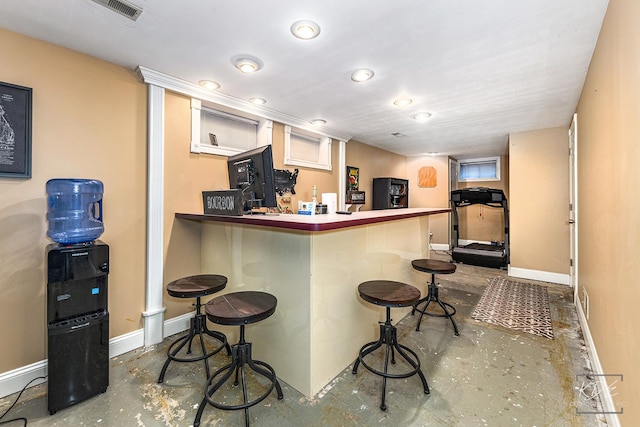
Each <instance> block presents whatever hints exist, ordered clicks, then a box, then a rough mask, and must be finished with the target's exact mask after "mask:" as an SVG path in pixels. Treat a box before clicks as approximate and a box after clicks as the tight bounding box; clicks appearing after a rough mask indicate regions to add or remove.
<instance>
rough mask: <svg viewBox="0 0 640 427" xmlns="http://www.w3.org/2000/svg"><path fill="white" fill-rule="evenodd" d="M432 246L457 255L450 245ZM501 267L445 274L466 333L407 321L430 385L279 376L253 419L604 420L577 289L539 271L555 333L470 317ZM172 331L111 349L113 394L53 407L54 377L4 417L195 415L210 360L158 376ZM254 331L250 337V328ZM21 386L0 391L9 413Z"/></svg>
mask: <svg viewBox="0 0 640 427" xmlns="http://www.w3.org/2000/svg"><path fill="white" fill-rule="evenodd" d="M434 257H436V258H440V259H446V258H447V257H446V254H443V253H440V254H435V256H434ZM425 276H426V275H425ZM496 276H503V277H504V276H506V272H504V271H502V270H496V269H488V268H481V267H473V266H466V265H458V269H457V271H456V273H454V274H451V275H448V276H440V277H439V278H438V283H439V284H440V285H441V288H440V298H441V299H442V300H444V301H446V302H449V303H451V304H453V305H454V306H455V307H456V309H457V310H458V313H457V314H456V316H455V319H456V321H457V324H458V327H459V329H460V336H459V337H456V336H454V334H453V329H452V326H451V324H450V322H449V321H448V320H446V319H442V318H436V317H425V319H423V323H422V326H421V330H420V331H419V332H416V331H415V321H416V319H415V318H414V317H412V316H411V315H408V316H407V317H405V318H404V319H402V320H401V321H400V323H399V324H398V339H399V341H400V343H401V344H403V345H406V346H407V347H409V348H411V349H413V350H414V351H415V352H416V353H417V354H418V355H419V357H420V359H421V361H422V368H423V372H424V374H425V376H426V379H427V381H428V383H429V387H430V389H431V394H430V395H425V394H424V391H423V389H422V385H421V383H420V380H419V378H418V377H417V376H413V377H410V378H406V379H390V380H389V381H388V384H387V395H386V404H387V410H386V412H384V411H382V410H381V409H380V408H379V406H380V387H381V379H380V378H379V377H377V376H375V375H373V374H371V373H370V372H369V371H367V370H366V369H363V368H362V367H360V368H359V370H358V373H357V375H353V374H352V373H351V366H345V369H344V370H343V371H342V372H341V373H340V375H338V376H337V377H336V378H335V379H334V380H333V381H332V382H331V383H330V384H329V385H328V386H327V387H325V389H324V390H322V391H321V392H320V393H319V394H318V395H317V396H315V397H314V398H313V399H311V400H309V399H307V398H305V397H304V396H303V395H301V394H300V393H299V392H297V391H296V390H295V389H293V388H292V387H290V386H289V385H287V384H285V383H284V382H281V385H282V388H283V391H284V399H283V400H281V401H279V400H277V398H276V396H275V392H273V393H272V394H271V395H270V396H268V397H267V398H266V399H265V400H264V401H262V402H261V403H259V404H258V405H256V406H254V407H252V408H251V409H250V417H251V420H252V425H256V426H278V427H282V426H377V425H379V426H469V427H476V426H571V427H578V426H586V427H592V426H593V427H595V426H604V425H606V422H605V420H604V417H603V416H602V415H598V414H593V413H587V414H585V413H584V412H597V411H598V410H599V408H600V402H599V400H598V397H597V396H595V397H592V393H590V391H589V387H590V386H591V385H592V384H591V383H590V382H589V381H588V380H587V379H586V377H585V376H583V375H584V374H589V373H590V372H591V369H590V361H589V357H588V355H587V353H586V349H585V343H584V339H583V336H582V332H581V330H580V327H579V322H578V318H577V314H576V310H575V308H574V306H573V303H572V302H571V301H572V290H571V289H570V288H568V287H566V286H559V285H553V284H548V283H540V282H537V283H539V284H543V285H546V286H548V290H549V298H550V304H551V315H552V320H553V328H554V335H555V338H554V339H553V340H550V339H547V338H543V337H538V336H534V335H530V334H526V333H520V332H516V331H512V330H509V329H505V328H502V327H498V326H493V325H490V324H487V323H482V322H478V321H475V320H473V319H471V313H472V312H473V309H474V307H475V305H476V303H477V302H478V300H479V299H480V296H481V295H482V292H483V290H484V288H485V287H486V286H487V284H488V282H489V280H490V279H491V278H493V277H496ZM425 280H426V279H425ZM528 282H531V281H528ZM392 314H393V310H392ZM173 339H175V337H169V338H167V339H166V340H165V341H164V342H163V343H162V344H160V345H157V346H154V347H151V348H146V349H139V350H135V351H132V352H130V353H127V354H124V355H121V356H119V357H115V358H113V359H112V360H111V365H110V385H109V388H108V390H107V392H106V393H105V394H103V395H99V396H96V397H93V398H91V399H89V400H87V401H85V402H82V403H79V404H77V405H75V406H73V407H70V408H67V409H63V410H60V411H58V412H57V413H56V414H54V415H49V413H48V411H47V388H46V384H42V385H39V386H35V387H32V388H30V389H28V390H27V391H26V392H25V393H24V394H23V395H22V397H21V398H20V401H19V402H18V404H17V405H16V406H15V407H14V408H13V409H12V410H11V412H10V413H9V414H8V415H7V416H5V417H4V418H3V419H2V421H5V420H8V419H14V418H17V417H25V418H27V419H28V425H30V426H114V427H116V426H118V427H120V426H191V425H192V424H193V420H194V417H195V414H196V412H197V408H198V405H199V403H200V401H201V399H202V393H203V386H204V383H205V373H204V365H203V363H202V362H198V363H189V364H185V363H183V364H178V363H172V364H171V366H170V367H169V371H168V373H167V376H166V380H165V383H164V384H157V383H156V381H157V378H158V374H159V371H160V369H161V367H162V364H163V363H164V359H165V354H166V349H167V346H168V345H169V344H170V342H171V341H172V340H173ZM247 339H248V340H250V339H251V337H250V328H248V329H247ZM363 344H364V343H363ZM355 356H356V355H354V359H355ZM227 361H228V359H227V357H226V355H225V354H218V355H216V356H214V357H213V358H212V359H211V367H212V370H215V369H217V368H218V367H221V366H223V365H224V364H226V363H228V362H227ZM267 362H268V361H267ZM258 387H259V385H256V386H254V387H253V388H252V390H258ZM258 392H259V390H258ZM225 396H226V395H225ZM16 397H17V394H15V395H12V396H7V397H5V398H4V399H0V414H1V413H2V412H4V411H5V410H6V409H7V408H9V406H10V405H11V404H12V403H13V401H14V400H15V398H16ZM229 399H230V398H229ZM202 421H203V422H202V424H201V425H211V426H239V425H243V424H244V418H243V413H242V411H222V410H218V409H215V408H213V407H211V406H207V408H206V409H205V411H204V416H203V418H202ZM15 425H18V423H16V424H15Z"/></svg>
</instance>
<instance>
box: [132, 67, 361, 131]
mask: <svg viewBox="0 0 640 427" xmlns="http://www.w3.org/2000/svg"><path fill="white" fill-rule="evenodd" d="M136 72H137V73H138V75H139V76H140V78H141V79H142V81H143V82H144V83H146V84H150V85H154V86H159V87H162V88H164V89H167V90H170V91H172V92H177V93H181V94H183V95H187V96H190V97H192V98H198V99H200V100H203V101H208V102H212V103H214V104H218V105H222V106H224V107H227V108H232V109H234V110H237V111H242V112H244V113H249V114H252V115H255V116H258V117H260V118H263V119H268V120H273V121H275V122H279V123H282V124H284V125H289V126H292V127H295V128H298V129H304V130H306V131H309V132H312V133H314V134H317V135H322V136H328V137H330V138H334V139H337V140H340V141H349V140H350V139H351V138H352V135H348V134H346V133H343V132H340V131H336V130H332V129H327V128H326V127H325V126H323V127H322V128H321V129H319V128H318V127H317V126H313V125H312V124H311V123H309V122H308V121H306V120H301V119H299V118H297V117H294V116H290V115H288V114H284V113H280V112H278V111H274V110H271V109H269V108H265V107H263V106H260V105H255V104H252V103H250V102H248V101H244V100H242V99H238V98H235V97H233V96H229V95H225V94H223V93H219V92H211V91H210V90H208V89H205V88H203V87H201V86H199V85H196V84H193V83H189V82H187V81H184V80H180V79H177V78H175V77H171V76H168V75H166V74H163V73H160V72H158V71H154V70H151V69H149V68H146V67H142V66H138V67H137V68H136Z"/></svg>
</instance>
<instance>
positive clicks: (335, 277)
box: [175, 208, 450, 398]
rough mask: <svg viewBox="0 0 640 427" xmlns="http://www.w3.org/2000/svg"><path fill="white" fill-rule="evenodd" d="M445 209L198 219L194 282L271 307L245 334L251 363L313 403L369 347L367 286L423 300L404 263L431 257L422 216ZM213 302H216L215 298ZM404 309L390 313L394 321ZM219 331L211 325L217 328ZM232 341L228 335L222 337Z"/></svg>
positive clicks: (420, 283) (378, 311) (378, 312)
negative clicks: (408, 290) (392, 284)
mask: <svg viewBox="0 0 640 427" xmlns="http://www.w3.org/2000/svg"><path fill="white" fill-rule="evenodd" d="M449 211H450V209H447V208H442V209H440V208H408V209H390V210H376V211H362V212H354V213H353V214H352V215H339V214H327V215H311V216H307V215H275V216H272V215H244V216H224V215H202V214H191V213H176V215H175V216H176V218H178V219H179V220H187V221H199V222H200V223H201V265H202V268H201V270H202V271H201V273H203V274H204V273H215V274H222V275H225V276H227V278H228V279H229V280H228V284H227V287H226V288H225V290H224V291H222V292H221V293H220V294H222V293H225V292H235V291H239V290H260V291H264V292H269V293H271V294H273V295H274V296H275V297H276V298H277V299H278V307H277V308H276V312H275V314H274V315H273V316H271V317H270V318H268V319H266V320H264V321H262V322H259V323H256V324H252V325H248V326H247V329H246V334H247V341H251V342H253V354H254V356H255V358H256V359H259V360H264V361H265V362H267V363H269V364H271V365H272V366H273V367H274V368H275V371H276V373H277V375H278V377H279V378H281V379H282V380H284V381H285V382H286V383H287V384H289V385H290V386H292V387H294V388H295V389H296V390H298V391H299V392H301V393H302V394H304V395H306V396H307V397H309V398H313V396H315V395H316V394H317V393H318V392H320V391H321V390H322V388H323V387H325V386H326V385H327V384H329V383H330V382H331V380H332V379H333V378H335V377H336V376H337V375H338V374H340V372H342V371H343V370H344V369H345V368H346V367H347V366H349V364H351V363H352V362H353V361H354V360H355V358H356V355H357V353H358V350H359V349H360V347H361V346H362V345H363V344H365V343H366V342H369V341H372V340H374V339H377V335H378V331H379V327H378V322H380V321H384V315H385V311H384V308H382V307H377V306H374V305H372V304H368V303H365V302H364V301H362V300H361V299H360V297H359V296H358V292H357V288H358V285H359V284H360V283H361V282H364V281H367V280H377V279H380V280H383V279H384V280H396V281H400V282H405V283H409V284H412V285H414V286H416V287H418V289H420V291H421V293H422V295H424V294H425V291H426V279H425V277H423V276H424V275H420V274H418V273H414V272H413V269H412V268H411V264H410V263H411V260H413V259H416V258H428V256H429V216H430V215H435V214H443V213H447V212H449ZM216 295H218V294H216ZM409 311H410V308H405V309H395V310H394V312H393V317H394V320H395V321H398V320H400V319H402V317H403V316H404V315H405V314H406V313H408V312H409ZM216 327H218V325H216ZM220 330H222V331H223V332H225V333H227V335H228V336H229V337H230V342H231V343H233V342H235V340H237V336H236V335H235V334H237V331H235V329H232V328H229V329H226V328H220Z"/></svg>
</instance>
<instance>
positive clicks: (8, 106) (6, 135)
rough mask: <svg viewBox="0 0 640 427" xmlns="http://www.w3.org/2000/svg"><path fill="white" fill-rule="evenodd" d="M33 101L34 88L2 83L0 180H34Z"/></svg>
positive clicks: (0, 98)
mask: <svg viewBox="0 0 640 427" xmlns="http://www.w3.org/2000/svg"><path fill="white" fill-rule="evenodd" d="M31 100H32V90H31V88H28V87H23V86H17V85H13V84H10V83H4V82H0V177H8V178H31Z"/></svg>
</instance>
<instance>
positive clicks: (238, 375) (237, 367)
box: [193, 325, 284, 427]
mask: <svg viewBox="0 0 640 427" xmlns="http://www.w3.org/2000/svg"><path fill="white" fill-rule="evenodd" d="M246 365H248V366H249V368H251V370H253V371H254V372H255V373H257V374H260V375H262V376H263V377H265V378H267V379H268V380H269V381H271V383H270V384H269V385H268V386H267V389H266V391H265V392H264V393H263V394H262V395H261V396H260V397H258V398H256V399H254V400H252V401H248V394H247V380H246V376H245V369H246ZM234 373H235V379H234V382H233V385H234V386H236V387H237V386H238V385H240V384H242V403H240V404H237V405H224V404H221V403H219V402H216V401H214V400H213V395H214V394H215V393H216V392H217V391H218V390H219V389H220V387H222V385H223V384H224V383H225V382H227V381H228V380H229V378H231V375H233V374H234ZM220 375H221V376H220ZM219 376H220V377H219ZM217 377H219V379H218V380H217V381H216V378H217ZM214 381H215V382H214ZM274 388H275V389H276V393H277V396H278V400H281V399H282V398H283V397H284V395H283V394H282V388H281V387H280V383H279V382H278V378H277V377H276V373H275V371H274V369H273V368H272V367H271V366H270V365H268V364H266V363H265V362H262V361H260V360H253V357H252V356H251V343H248V342H245V339H244V325H240V341H239V342H238V344H235V345H233V346H232V347H231V363H229V364H228V365H226V366H224V367H222V368H220V369H218V370H217V371H216V372H214V373H213V375H211V376H210V377H209V378H208V379H207V384H206V385H205V387H204V398H203V399H202V402H201V403H200V407H199V408H198V413H197V414H196V418H195V420H194V422H193V426H194V427H198V426H199V425H200V421H201V418H202V414H203V412H204V408H205V407H206V406H207V403H208V404H210V405H211V406H213V407H215V408H218V409H224V410H236V409H244V421H245V426H249V408H250V407H251V406H253V405H256V404H258V403H260V402H262V401H263V400H264V399H265V398H266V397H267V396H268V395H269V394H270V393H271V391H272V390H273V389H274Z"/></svg>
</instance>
